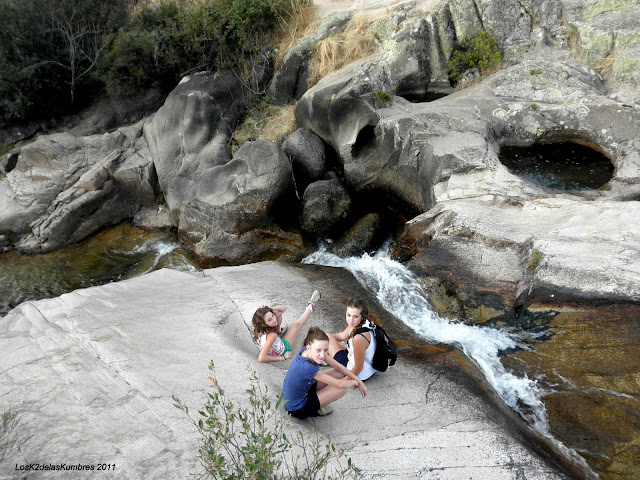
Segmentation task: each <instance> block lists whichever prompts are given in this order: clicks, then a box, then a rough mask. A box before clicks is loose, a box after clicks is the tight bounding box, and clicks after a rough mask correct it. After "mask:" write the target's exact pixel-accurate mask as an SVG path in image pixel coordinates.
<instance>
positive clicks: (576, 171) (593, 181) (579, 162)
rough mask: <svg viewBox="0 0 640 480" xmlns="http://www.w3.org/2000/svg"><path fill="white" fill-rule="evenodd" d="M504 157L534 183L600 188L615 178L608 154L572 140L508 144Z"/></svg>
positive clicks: (511, 167) (505, 162) (517, 172)
mask: <svg viewBox="0 0 640 480" xmlns="http://www.w3.org/2000/svg"><path fill="white" fill-rule="evenodd" d="M500 161H501V162H502V164H503V165H504V166H505V167H507V168H508V169H509V170H510V171H511V173H513V174H515V175H518V176H519V177H521V178H523V179H525V180H527V181H529V182H531V183H534V184H536V185H540V186H542V187H548V188H555V189H560V190H574V191H575V190H596V189H598V188H600V187H602V186H603V185H605V184H606V183H607V182H608V181H609V180H611V178H612V176H613V170H614V166H613V164H612V163H611V160H609V158H607V157H606V156H605V155H603V154H601V153H600V152H597V151H596V150H593V149H592V148H589V147H585V146H583V145H579V144H577V143H570V142H569V143H552V144H535V145H532V146H530V147H515V146H504V147H502V148H501V149H500Z"/></svg>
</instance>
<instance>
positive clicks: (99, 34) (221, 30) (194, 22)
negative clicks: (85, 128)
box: [0, 0, 311, 123]
mask: <svg viewBox="0 0 640 480" xmlns="http://www.w3.org/2000/svg"><path fill="white" fill-rule="evenodd" d="M309 7H311V2H310V1H309V0H160V1H157V2H150V1H148V0H139V1H136V0H111V1H110V2H103V1H101V0H0V24H2V25H3V29H2V30H1V31H0V122H1V123H8V122H12V121H16V120H22V119H37V118H40V117H44V116H52V115H60V114H64V113H67V112H69V111H71V110H72V109H75V108H77V107H80V106H82V105H86V104H87V103H90V102H91V101H93V100H95V99H96V98H97V97H99V96H103V95H105V94H118V95H131V94H134V93H136V92H137V91H140V90H144V89H148V88H160V89H161V90H163V91H167V92H168V91H169V90H171V89H172V88H173V87H175V85H176V83H177V82H178V81H179V79H180V78H181V77H182V76H184V75H186V74H188V73H190V72H193V71H199V70H212V71H217V70H220V69H226V68H234V69H236V70H238V71H239V73H240V74H242V70H243V67H244V63H245V59H246V58H248V57H251V56H252V55H254V54H255V53H256V52H258V51H259V50H260V48H262V47H263V46H264V45H265V44H266V43H268V42H274V41H278V40H280V39H281V38H282V37H284V36H285V32H290V31H292V30H294V31H295V30H296V29H298V28H299V25H298V22H299V18H301V16H303V15H304V11H305V9H306V8H309Z"/></svg>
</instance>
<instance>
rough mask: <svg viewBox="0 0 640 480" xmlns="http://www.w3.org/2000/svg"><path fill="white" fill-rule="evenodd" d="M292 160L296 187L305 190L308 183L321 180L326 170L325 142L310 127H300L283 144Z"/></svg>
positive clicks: (285, 151)
mask: <svg viewBox="0 0 640 480" xmlns="http://www.w3.org/2000/svg"><path fill="white" fill-rule="evenodd" d="M282 149H283V150H284V153H285V154H286V155H287V157H289V159H290V160H291V167H292V169H293V176H294V178H295V179H296V188H299V189H300V190H302V191H304V189H305V188H306V186H307V185H309V184H310V183H311V182H315V181H316V180H320V178H322V176H323V175H324V173H325V170H326V152H325V146H324V142H323V141H322V140H321V139H320V138H319V137H318V136H317V135H316V134H315V133H313V132H312V131H311V130H309V129H308V128H299V129H297V130H296V131H295V132H293V133H292V134H291V135H289V136H288V137H287V139H286V140H285V142H284V143H283V144H282Z"/></svg>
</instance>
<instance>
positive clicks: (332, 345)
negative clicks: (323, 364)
mask: <svg viewBox="0 0 640 480" xmlns="http://www.w3.org/2000/svg"><path fill="white" fill-rule="evenodd" d="M327 336H328V337H329V355H331V356H332V357H333V356H334V355H335V354H336V353H338V352H339V351H340V350H346V349H347V346H346V345H345V344H344V343H342V342H339V341H338V340H336V337H334V336H333V335H332V334H330V333H329V334H328V335H327Z"/></svg>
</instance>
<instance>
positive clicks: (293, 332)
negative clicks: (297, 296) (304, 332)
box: [284, 308, 311, 347]
mask: <svg viewBox="0 0 640 480" xmlns="http://www.w3.org/2000/svg"><path fill="white" fill-rule="evenodd" d="M310 316H311V309H310V308H305V309H304V313H303V314H302V315H300V318H299V319H298V320H296V321H295V322H293V323H292V324H291V325H290V326H289V330H287V333H285V334H284V338H286V339H287V340H288V341H289V344H290V345H291V346H292V347H293V344H294V342H295V341H296V337H297V336H298V332H299V331H300V329H301V328H302V327H303V326H304V324H305V323H307V320H309V317H310Z"/></svg>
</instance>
